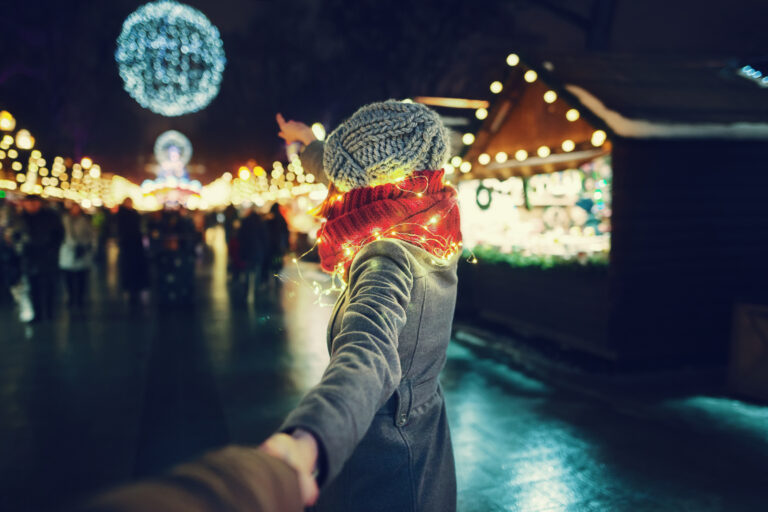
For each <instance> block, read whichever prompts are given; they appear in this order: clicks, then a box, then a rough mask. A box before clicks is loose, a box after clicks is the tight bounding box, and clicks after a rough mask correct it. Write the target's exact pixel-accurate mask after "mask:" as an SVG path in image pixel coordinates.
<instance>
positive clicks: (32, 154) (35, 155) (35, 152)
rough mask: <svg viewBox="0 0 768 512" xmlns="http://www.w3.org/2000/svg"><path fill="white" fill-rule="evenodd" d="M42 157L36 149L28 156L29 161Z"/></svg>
mask: <svg viewBox="0 0 768 512" xmlns="http://www.w3.org/2000/svg"><path fill="white" fill-rule="evenodd" d="M42 156H43V154H42V153H41V152H40V150H38V149H36V150H34V151H32V152H31V153H30V154H29V157H30V158H31V159H33V160H34V159H35V158H40V157H42Z"/></svg>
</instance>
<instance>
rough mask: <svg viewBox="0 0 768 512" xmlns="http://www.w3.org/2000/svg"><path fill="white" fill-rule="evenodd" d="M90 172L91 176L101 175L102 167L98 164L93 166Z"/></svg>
mask: <svg viewBox="0 0 768 512" xmlns="http://www.w3.org/2000/svg"><path fill="white" fill-rule="evenodd" d="M88 174H90V175H91V178H98V177H99V176H101V167H99V166H98V165H94V166H92V167H91V170H90V171H89V172H88Z"/></svg>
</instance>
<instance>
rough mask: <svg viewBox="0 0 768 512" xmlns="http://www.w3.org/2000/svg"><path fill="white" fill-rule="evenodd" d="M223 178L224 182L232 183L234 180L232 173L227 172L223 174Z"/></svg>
mask: <svg viewBox="0 0 768 512" xmlns="http://www.w3.org/2000/svg"><path fill="white" fill-rule="evenodd" d="M221 177H222V178H223V179H224V181H231V180H232V173H231V172H229V171H227V172H225V173H224V174H222V175H221Z"/></svg>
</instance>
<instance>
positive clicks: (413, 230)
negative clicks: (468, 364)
mask: <svg viewBox="0 0 768 512" xmlns="http://www.w3.org/2000/svg"><path fill="white" fill-rule="evenodd" d="M278 122H279V123H280V129H281V136H282V137H283V138H284V139H286V141H287V142H289V143H290V142H293V141H294V140H301V139H300V137H301V136H306V135H307V127H306V125H303V124H302V123H296V122H295V121H289V122H286V121H285V120H284V119H282V116H280V117H278ZM305 138H306V137H305ZM305 142H306V140H305ZM309 142H310V144H309V147H308V148H307V149H310V148H311V147H313V146H314V148H315V149H314V150H315V151H321V152H323V158H322V160H323V167H324V171H325V173H326V174H327V175H328V177H329V178H330V180H331V186H330V188H329V194H328V198H327V199H326V201H325V202H324V203H323V205H322V206H321V208H320V210H319V212H320V213H319V214H320V215H321V216H322V217H324V218H325V219H326V222H325V223H324V224H323V226H322V228H321V230H320V233H319V234H318V252H319V254H320V258H321V266H322V268H323V270H326V271H328V272H332V273H334V274H336V275H339V274H340V275H342V276H343V278H344V280H345V282H346V283H347V286H346V288H345V289H344V292H343V293H342V294H341V296H340V297H339V300H338V301H337V303H336V306H335V308H334V311H333V312H332V313H331V320H330V325H329V329H328V349H329V351H330V352H331V359H330V363H329V366H328V368H327V369H326V371H325V373H324V374H323V377H322V379H321V381H320V383H319V384H318V385H317V386H315V387H314V388H313V389H312V390H311V391H310V392H309V393H308V394H307V395H306V396H305V397H304V398H303V399H302V400H301V402H300V403H299V405H298V406H297V407H296V409H294V410H293V412H291V413H290V414H289V415H288V418H287V419H286V420H285V422H284V423H283V425H282V427H281V428H280V433H278V434H275V435H273V436H272V437H270V438H269V439H268V440H267V441H266V442H265V443H264V444H263V446H262V448H263V449H264V450H266V451H267V452H268V453H270V454H272V455H275V456H278V457H281V458H283V460H285V461H286V462H288V464H290V465H292V466H293V467H294V468H295V469H296V470H297V471H298V473H299V476H300V479H301V480H302V481H306V480H307V479H311V478H312V475H313V473H314V474H316V475H317V479H316V480H317V483H318V484H319V486H320V489H321V491H322V492H320V497H319V501H318V503H317V510H321V511H325V510H328V511H337V512H338V511H342V510H366V511H384V510H387V511H389V510H418V511H421V512H424V511H434V512H451V511H454V510H456V476H455V470H454V461H453V452H452V448H451V441H450V434H449V429H448V421H447V416H446V411H445V405H444V402H443V394H442V390H441V388H440V385H439V383H438V375H439V373H440V371H441V370H442V368H443V366H444V364H445V360H446V350H447V347H448V342H449V340H450V337H451V324H452V322H453V311H454V306H455V302H456V284H457V276H456V263H457V260H458V254H459V251H460V244H461V232H460V230H459V214H458V204H457V200H456V190H455V189H454V188H453V187H451V186H449V185H447V184H445V183H444V182H443V178H444V175H443V171H442V169H441V167H442V166H443V165H444V164H445V160H446V158H447V157H448V154H449V153H448V151H449V147H448V133H447V131H446V129H445V128H444V126H443V124H442V122H441V121H440V118H439V116H438V115H437V114H436V113H435V112H433V111H431V110H429V109H428V108H427V107H425V106H424V105H420V104H414V103H403V102H399V101H387V102H383V103H374V104H371V105H368V106H365V107H363V108H361V109H360V110H358V111H357V112H356V113H355V114H353V115H352V117H350V118H349V119H348V120H347V121H345V122H344V123H343V124H342V125H341V126H339V127H338V128H337V129H336V130H335V131H334V132H333V133H331V135H330V136H329V137H328V138H327V141H326V143H325V147H324V148H323V147H322V145H321V144H317V143H315V142H313V141H309ZM302 160H305V158H304V157H302ZM310 160H312V159H311V158H306V161H310ZM305 167H307V166H306V165H305ZM308 170H310V171H311V170H312V169H308ZM312 501H313V500H312V499H310V500H308V501H307V504H311V502H312Z"/></svg>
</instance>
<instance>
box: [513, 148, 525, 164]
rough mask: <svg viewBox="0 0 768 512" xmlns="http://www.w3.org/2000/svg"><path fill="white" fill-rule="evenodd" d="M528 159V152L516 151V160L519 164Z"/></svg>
mask: <svg viewBox="0 0 768 512" xmlns="http://www.w3.org/2000/svg"><path fill="white" fill-rule="evenodd" d="M526 158H528V152H527V151H526V150H524V149H518V150H517V151H515V160H517V161H518V162H522V161H523V160H525V159H526Z"/></svg>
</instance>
